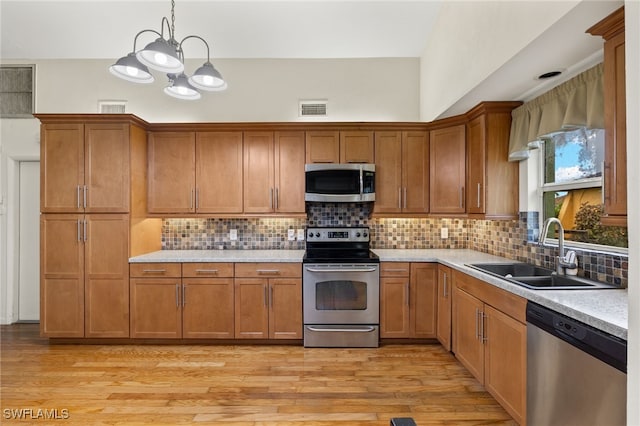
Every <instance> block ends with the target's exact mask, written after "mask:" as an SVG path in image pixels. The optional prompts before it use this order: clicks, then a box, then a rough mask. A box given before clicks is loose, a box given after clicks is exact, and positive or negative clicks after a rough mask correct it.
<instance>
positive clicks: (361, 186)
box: [360, 169, 364, 195]
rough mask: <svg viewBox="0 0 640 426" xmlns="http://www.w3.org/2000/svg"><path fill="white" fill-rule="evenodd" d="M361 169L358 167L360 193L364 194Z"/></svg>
mask: <svg viewBox="0 0 640 426" xmlns="http://www.w3.org/2000/svg"><path fill="white" fill-rule="evenodd" d="M363 174H364V173H362V169H360V195H362V194H364V178H363V177H362V175H363Z"/></svg>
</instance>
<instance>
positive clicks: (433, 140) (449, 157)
mask: <svg viewBox="0 0 640 426" xmlns="http://www.w3.org/2000/svg"><path fill="white" fill-rule="evenodd" d="M429 147H430V148H429V149H430V168H429V173H430V175H429V177H430V188H431V190H430V199H429V205H430V210H431V213H464V212H465V180H466V177H465V176H466V172H465V167H466V165H465V126H464V125H459V126H453V127H448V128H444V129H437V130H432V131H431V132H430V135H429Z"/></svg>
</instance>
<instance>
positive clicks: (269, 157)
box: [244, 132, 275, 213]
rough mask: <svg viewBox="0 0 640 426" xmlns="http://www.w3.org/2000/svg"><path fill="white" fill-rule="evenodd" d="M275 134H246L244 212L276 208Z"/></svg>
mask: <svg viewBox="0 0 640 426" xmlns="http://www.w3.org/2000/svg"><path fill="white" fill-rule="evenodd" d="M273 176H274V162H273V132H245V133H244V212H245V213H270V212H272V211H273V210H274V208H275V188H274V185H273V181H274V178H273Z"/></svg>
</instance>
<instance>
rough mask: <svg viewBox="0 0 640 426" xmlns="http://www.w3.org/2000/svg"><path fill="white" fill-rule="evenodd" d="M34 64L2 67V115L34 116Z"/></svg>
mask: <svg viewBox="0 0 640 426" xmlns="http://www.w3.org/2000/svg"><path fill="white" fill-rule="evenodd" d="M34 70H35V66H34V65H3V66H2V67H0V117H2V118H33V116H32V114H33V112H34V109H33V108H34V90H33V82H34V80H35V78H34V74H35V72H34Z"/></svg>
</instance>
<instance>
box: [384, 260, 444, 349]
mask: <svg viewBox="0 0 640 426" xmlns="http://www.w3.org/2000/svg"><path fill="white" fill-rule="evenodd" d="M436 294H437V264H435V263H407V262H382V263H381V265H380V337H381V338H419V339H427V338H435V337H436V313H437V307H436Z"/></svg>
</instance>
